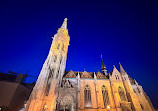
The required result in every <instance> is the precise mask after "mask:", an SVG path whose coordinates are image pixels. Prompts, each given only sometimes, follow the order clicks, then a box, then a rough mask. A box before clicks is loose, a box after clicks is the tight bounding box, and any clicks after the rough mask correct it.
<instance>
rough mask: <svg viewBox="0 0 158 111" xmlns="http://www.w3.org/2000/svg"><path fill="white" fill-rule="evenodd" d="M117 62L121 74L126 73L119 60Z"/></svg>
mask: <svg viewBox="0 0 158 111" xmlns="http://www.w3.org/2000/svg"><path fill="white" fill-rule="evenodd" d="M119 64H120V72H121V74H126V72H125V70H124V69H123V67H122V65H121V63H120V62H119Z"/></svg>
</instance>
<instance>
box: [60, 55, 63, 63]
mask: <svg viewBox="0 0 158 111" xmlns="http://www.w3.org/2000/svg"><path fill="white" fill-rule="evenodd" d="M62 59H63V57H62V56H61V58H60V64H61V63H62Z"/></svg>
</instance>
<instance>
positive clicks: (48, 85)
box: [46, 83, 50, 96]
mask: <svg viewBox="0 0 158 111" xmlns="http://www.w3.org/2000/svg"><path fill="white" fill-rule="evenodd" d="M49 90H50V83H49V84H47V88H46V96H48V94H49Z"/></svg>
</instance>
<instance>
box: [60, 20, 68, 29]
mask: <svg viewBox="0 0 158 111" xmlns="http://www.w3.org/2000/svg"><path fill="white" fill-rule="evenodd" d="M61 28H64V29H67V18H65V19H64V22H63V24H62V26H61Z"/></svg>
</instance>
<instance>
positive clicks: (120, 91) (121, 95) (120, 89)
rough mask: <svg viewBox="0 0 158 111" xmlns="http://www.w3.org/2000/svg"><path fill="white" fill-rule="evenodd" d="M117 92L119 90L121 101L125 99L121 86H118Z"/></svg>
mask: <svg viewBox="0 0 158 111" xmlns="http://www.w3.org/2000/svg"><path fill="white" fill-rule="evenodd" d="M118 92H119V95H120V99H121V101H126V96H125V92H124V90H123V89H122V88H121V87H119V88H118Z"/></svg>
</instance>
